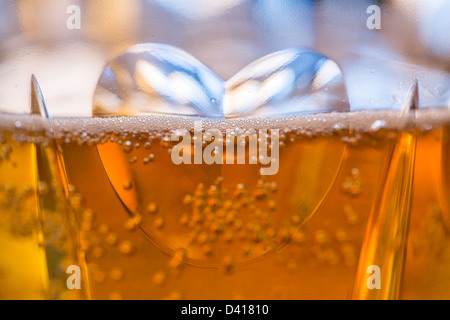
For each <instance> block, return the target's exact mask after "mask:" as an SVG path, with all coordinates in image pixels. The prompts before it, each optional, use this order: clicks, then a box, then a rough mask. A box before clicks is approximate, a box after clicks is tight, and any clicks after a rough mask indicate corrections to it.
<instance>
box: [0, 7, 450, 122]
mask: <svg viewBox="0 0 450 320" xmlns="http://www.w3.org/2000/svg"><path fill="white" fill-rule="evenodd" d="M373 5H375V6H378V8H380V14H379V15H378V17H377V16H376V10H375V11H374V7H373ZM371 6H372V7H371ZM375 9H376V8H375ZM449 17H450V1H444V0H427V1H425V0H390V1H387V0H386V1H381V0H379V1H369V0H321V1H319V0H317V1H313V0H86V1H82V0H33V1H30V0H16V1H13V0H0V112H8V113H27V112H28V111H29V90H30V88H29V87H30V76H31V74H35V75H36V77H37V79H38V81H39V83H40V85H41V88H42V90H43V93H44V96H45V99H46V102H47V106H48V109H49V112H50V114H51V115H52V116H75V115H76V116H89V115H90V114H91V108H92V97H93V93H94V90H95V86H96V83H97V80H98V78H99V76H100V74H101V72H102V69H103V67H104V65H105V64H106V62H107V61H108V60H109V59H111V58H112V57H114V56H115V55H117V54H118V53H120V52H121V51H123V50H124V49H126V48H127V47H128V46H130V45H133V44H136V43H141V42H161V43H168V44H172V45H175V46H177V47H180V48H181V49H183V50H185V51H187V52H189V53H190V54H192V55H193V56H194V57H196V58H197V59H198V60H200V61H202V62H203V63H204V64H205V65H206V66H208V67H209V68H210V69H212V70H213V71H214V72H216V73H217V74H218V75H219V76H221V77H222V78H223V79H224V80H227V79H228V78H230V77H231V76H232V75H233V74H235V73H236V72H237V71H239V70H240V69H241V68H243V67H244V66H246V65H247V64H249V63H250V62H252V61H253V60H255V59H257V58H260V57H262V56H264V55H266V54H269V53H272V52H274V51H278V50H281V49H286V48H289V47H304V48H307V49H312V50H315V51H318V52H320V53H322V54H324V55H326V56H328V57H329V58H331V59H333V60H335V61H336V62H337V63H338V64H339V65H340V66H341V68H342V70H343V72H344V76H345V79H346V84H347V90H348V95H349V99H350V104H351V108H352V109H353V110H359V109H383V108H390V109H399V108H401V106H402V103H403V101H404V98H405V95H406V94H407V91H408V89H409V88H410V86H411V85H412V83H413V81H414V79H416V78H417V79H418V80H419V83H420V99H421V103H420V107H424V108H425V107H441V108H448V107H449V106H450V77H449V72H450V32H448V30H450V19H449ZM78 18H79V19H78ZM373 19H376V20H373ZM368 25H369V26H372V27H371V28H369V27H368ZM374 26H375V27H376V28H374Z"/></svg>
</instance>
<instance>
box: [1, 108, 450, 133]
mask: <svg viewBox="0 0 450 320" xmlns="http://www.w3.org/2000/svg"><path fill="white" fill-rule="evenodd" d="M195 121H202V128H203V129H211V128H215V129H220V130H223V131H225V130H226V129H236V128H241V129H249V128H252V129H280V130H293V131H297V132H298V133H308V134H313V135H314V134H318V133H332V132H334V131H336V130H341V129H351V130H354V131H356V132H361V133H363V132H371V131H376V130H379V129H381V128H384V129H390V130H401V129H403V128H405V127H406V126H408V127H411V124H414V123H415V126H416V127H417V128H418V129H419V130H424V131H426V130H431V129H433V128H437V127H440V126H442V125H449V124H450V109H423V110H416V111H415V113H410V114H407V115H402V113H401V112H399V111H386V110H382V111H381V110H380V111H354V112H330V113H319V114H309V115H295V116H286V117H246V118H233V119H211V118H203V117H187V116H173V115H151V116H140V117H105V118H101V117H94V118H86V117H71V118H52V119H50V120H48V119H43V118H40V117H39V116H34V115H33V116H32V115H13V114H3V115H0V130H13V129H24V130H30V131H38V130H39V131H41V130H43V131H47V132H48V133H50V132H51V133H52V136H53V135H54V137H58V136H62V135H64V134H65V133H80V134H84V135H91V136H92V135H98V134H103V133H108V132H115V133H145V132H158V131H160V132H162V131H166V132H167V131H171V130H176V129H181V128H185V129H188V130H192V129H193V128H194V123H195Z"/></svg>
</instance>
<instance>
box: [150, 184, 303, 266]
mask: <svg viewBox="0 0 450 320" xmlns="http://www.w3.org/2000/svg"><path fill="white" fill-rule="evenodd" d="M223 181H224V178H223V177H221V176H219V177H217V179H216V180H215V181H214V183H213V184H211V185H209V186H208V185H205V184H203V183H198V184H197V186H196V187H195V189H194V190H193V191H192V193H189V194H186V195H185V196H184V198H183V199H182V202H183V205H184V206H185V208H186V211H185V212H184V213H182V214H181V216H180V218H179V220H178V223H179V226H180V227H182V230H184V232H185V234H186V240H187V241H186V242H187V245H186V246H185V247H183V248H179V249H178V250H175V254H174V255H173V257H172V259H171V260H170V262H169V267H170V268H171V269H174V270H178V269H180V268H181V266H182V265H183V262H186V261H189V264H194V265H196V264H202V263H203V262H212V263H213V264H214V265H215V266H216V267H218V268H220V269H221V270H223V272H224V273H225V274H231V273H233V270H234V269H235V266H236V264H240V263H244V262H246V261H251V260H253V259H256V258H259V257H261V256H263V255H265V254H267V253H269V252H274V251H276V250H278V248H280V247H282V246H283V245H284V244H286V243H288V242H291V241H292V242H293V243H298V244H300V243H302V242H303V240H302V239H303V236H302V235H301V233H299V232H298V228H299V226H300V225H301V224H302V221H301V219H300V217H299V216H297V215H296V214H293V215H292V216H291V217H290V219H289V220H288V221H287V222H286V221H285V222H280V221H278V220H279V219H280V218H279V217H277V202H276V201H275V200H274V199H273V198H272V196H271V195H272V194H275V193H277V192H278V185H277V183H276V182H274V181H268V180H266V179H263V178H261V179H259V180H258V181H257V185H256V186H255V187H254V188H252V189H249V188H247V187H246V186H245V185H244V184H243V183H237V184H236V185H235V186H234V187H233V188H232V190H229V189H228V188H224V187H222V185H223ZM151 206H152V208H155V206H154V205H152V204H151ZM156 216H157V214H156ZM278 216H279V215H278ZM156 221H158V220H156V219H155V220H154V222H155V223H156ZM157 227H159V225H154V228H157Z"/></svg>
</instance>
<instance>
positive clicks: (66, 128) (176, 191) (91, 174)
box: [0, 0, 450, 300]
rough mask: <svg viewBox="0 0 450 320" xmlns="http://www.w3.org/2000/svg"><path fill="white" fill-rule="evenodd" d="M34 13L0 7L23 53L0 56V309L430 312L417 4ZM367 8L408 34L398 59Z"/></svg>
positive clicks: (435, 255)
mask: <svg viewBox="0 0 450 320" xmlns="http://www.w3.org/2000/svg"><path fill="white" fill-rule="evenodd" d="M191 2H192V3H191ZM200 2H201V1H200ZM344 2H345V1H344ZM36 3H38V4H22V3H17V4H8V5H7V6H6V5H5V8H4V10H5V12H6V11H7V10H16V11H17V14H19V16H20V21H21V22H20V23H21V25H22V26H23V31H22V33H23V34H22V35H21V36H20V39H21V41H24V43H25V44H28V45H30V46H31V49H29V52H28V53H27V52H25V53H24V54H23V55H20V57H19V58H14V57H11V56H10V55H8V54H5V55H4V57H2V56H1V55H0V67H1V68H0V80H1V82H0V83H2V84H3V83H5V84H7V85H6V86H7V87H8V88H9V89H11V86H14V85H15V84H14V83H13V84H10V81H11V80H13V79H14V78H7V77H6V75H8V74H9V73H8V72H9V71H8V70H9V69H8V66H11V65H13V66H16V67H17V68H18V70H22V69H23V71H20V72H19V73H20V74H21V75H23V78H25V77H26V78H27V80H26V82H25V83H22V82H20V84H19V85H17V86H19V87H20V88H21V89H20V90H19V91H20V93H21V94H20V95H19V94H17V95H13V94H10V93H8V94H6V97H13V98H14V99H13V98H11V99H10V100H7V99H6V98H4V99H5V101H7V102H8V103H10V102H9V101H13V100H14V101H15V99H16V98H17V99H19V101H20V99H22V100H25V104H26V108H25V107H22V109H21V110H20V112H18V111H17V110H15V109H14V108H10V107H9V104H8V105H7V103H6V102H5V101H3V100H1V99H0V108H1V109H0V110H2V113H1V114H0V221H1V223H0V237H3V240H2V241H1V243H2V249H1V250H0V258H1V259H0V298H1V299H16V298H19V299H171V300H173V299H189V300H199V299H201V300H203V299H213V300H216V299H217V300H223V299H225V300H228V299H239V300H241V299H251V300H272V299H281V300H298V299H448V298H449V297H450V287H449V286H448V281H446V279H448V267H449V266H450V249H449V246H448V245H447V244H448V243H449V241H450V238H449V230H450V229H449V228H450V218H449V217H450V111H449V109H448V102H447V101H448V94H450V88H447V87H446V84H447V83H449V82H448V81H449V80H448V79H449V78H448V75H447V72H446V70H445V68H444V67H443V65H445V62H446V60H445V57H444V56H445V54H444V53H443V52H445V50H446V48H443V47H442V46H441V47H435V46H434V45H433V41H434V38H433V37H432V36H431V35H430V33H427V32H428V30H429V28H438V27H439V26H435V25H434V24H432V23H431V22H430V21H433V19H432V18H430V17H429V15H425V16H424V17H422V16H420V12H422V11H421V10H422V9H423V8H421V7H420V5H418V4H417V5H415V7H414V8H415V10H416V11H414V12H416V14H417V15H415V16H414V17H410V16H408V15H407V14H405V13H404V12H405V11H407V10H406V8H405V7H404V6H405V4H404V3H403V2H402V1H390V2H386V3H384V2H383V4H382V5H380V6H378V5H369V4H358V5H357V4H354V3H353V2H349V3H347V2H345V3H347V5H348V7H349V8H350V9H348V8H347V9H348V10H349V11H346V10H347V9H345V10H344V9H343V7H342V4H340V5H337V4H336V3H333V2H332V1H322V2H320V3H317V4H316V3H311V2H310V1H298V2H292V1H280V3H282V4H283V5H281V4H277V5H275V4H271V3H270V4H269V2H268V1H261V2H258V3H252V2H250V1H234V2H226V3H225V2H224V1H219V0H217V1H210V2H208V4H205V3H204V2H202V4H203V6H199V7H201V9H200V8H199V9H197V8H196V6H198V1H188V2H181V1H171V2H167V3H164V2H162V1H156V0H155V1H130V2H129V3H128V2H127V4H125V2H124V1H120V0H116V1H110V2H108V4H106V3H104V2H98V3H97V2H95V1H94V2H92V3H91V4H89V5H83V6H73V5H70V4H64V5H63V4H60V3H59V4H58V5H57V4H56V1H37V2H36ZM43 3H46V4H47V5H48V6H49V7H51V8H52V10H51V12H53V20H51V21H53V22H47V25H37V26H36V25H34V24H33V23H32V21H33V19H32V18H33V15H32V14H31V13H30V12H31V11H32V9H33V6H34V5H43ZM186 3H189V5H187V4H186ZM193 4H194V5H193ZM195 4H196V5H195ZM0 8H1V7H0ZM378 10H386V11H387V12H389V13H390V16H391V17H401V18H402V19H404V21H405V23H406V22H407V23H411V24H414V25H417V28H422V29H420V30H422V31H423V32H422V33H421V34H423V37H424V39H425V40H426V41H425V40H424V41H422V42H420V43H419V42H418V44H417V45H415V46H414V48H417V50H416V51H415V53H416V56H415V55H412V56H410V55H409V52H408V49H405V48H410V47H411V46H412V44H411V43H410V42H409V38H408V37H407V36H404V37H402V36H401V32H400V31H398V30H394V31H393V29H394V28H393V25H395V23H394V22H393V20H395V19H390V20H389V19H386V22H384V20H381V22H380V21H379V20H377V19H378V18H379V17H378V15H377V12H378ZM440 10H442V11H445V10H447V9H446V8H445V5H443V7H442V8H440ZM336 12H337V13H336ZM339 12H342V14H339ZM408 12H409V11H408ZM433 12H434V13H433V14H437V15H438V14H439V11H433ZM30 15H31V16H30ZM241 15H242V16H241ZM80 17H83V19H81V20H77V19H78V18H80ZM149 17H153V18H154V19H149ZM230 17H232V18H230ZM249 17H251V18H249ZM436 19H437V20H439V17H437V18H435V20H436ZM344 20H345V21H346V22H345V23H344V22H342V21H344ZM110 21H114V22H115V23H114V24H110ZM361 21H362V22H361ZM439 21H441V20H439ZM165 22H166V23H167V25H165V26H164V27H163V25H164V23H165ZM341 22H342V25H341V24H340V23H341ZM61 23H62V25H63V27H61V28H62V29H61V30H60V29H58V28H56V27H55V26H59V25H60V24H61ZM429 24H431V27H430V26H429ZM109 26H111V27H109ZM299 27H301V28H302V30H303V31H302V32H296V30H298V28H299ZM427 28H428V29H427ZM11 29H13V28H12V27H11ZM50 30H54V31H52V32H50ZM149 30H151V31H149ZM242 30H244V31H245V32H242ZM349 30H353V31H352V32H353V33H351V34H352V35H353V36H354V37H353V38H352V37H350V38H348V39H347V37H346V36H345V35H346V34H347V33H348V32H349ZM433 30H434V29H433ZM47 31H48V34H46V32H47ZM152 32H153V33H152ZM180 33H181V34H182V35H183V36H182V37H180ZM11 34H13V31H9V33H6V36H5V37H6V38H8V39H9V38H11V37H12V36H11ZM263 35H264V36H265V37H263ZM0 36H1V33H0ZM363 38H367V39H365V40H364V39H363ZM400 38H401V39H402V41H397V42H396V39H400ZM392 39H394V41H392ZM390 41H391V42H390ZM400 42H401V45H400V44H399V43H400ZM336 43H338V45H336ZM48 44H50V45H49V46H50V48H51V50H50V49H49V50H50V52H51V53H49V54H44V53H43V52H42V50H41V49H42V47H43V46H47V45H48ZM61 44H62V45H61ZM53 45H54V47H52V46H53ZM69 47H70V48H71V50H75V52H76V54H74V53H73V52H72V51H71V50H68V49H67V48H69ZM17 48H22V49H23V48H27V47H26V45H24V44H19V45H18V44H16V43H14V42H12V41H11V43H8V44H7V45H5V52H7V53H9V52H14V50H18V49H17ZM367 48H369V49H371V50H366V49H367ZM436 48H437V49H436ZM0 49H1V48H0ZM432 49H433V50H432ZM27 50H28V49H27ZM439 50H440V51H439ZM368 51H370V52H368ZM1 52H2V51H0V53H1ZM188 52H189V53H188ZM224 52H226V54H224ZM394 52H395V54H394ZM378 54H382V55H383V57H382V58H380V57H378V56H377V55H378ZM194 56H195V57H194ZM398 56H401V58H398ZM441 57H444V58H441ZM84 60H85V61H84ZM67 61H69V63H67ZM30 62H32V63H30ZM50 62H51V64H54V65H56V66H58V67H59V68H58V70H56V69H57V68H53V69H52V68H49V66H50ZM71 62H73V63H74V64H79V66H75V67H72V66H70V63H71ZM36 65H37V66H39V65H43V66H45V68H42V69H39V68H36V67H32V66H36ZM3 66H5V67H3ZM21 68H22V69H21ZM64 68H68V69H69V70H70V72H69V71H68V72H66V73H62V74H63V75H62V77H63V78H64V81H59V80H58V79H57V77H58V75H59V72H62V71H61V69H64ZM30 69H33V70H30ZM43 69H45V71H44V70H43ZM30 71H32V72H30ZM31 73H35V74H36V77H35V76H32V77H31V79H32V80H31V86H30V82H29V77H30V76H31ZM17 79H19V78H17ZM20 79H22V78H20ZM41 79H42V80H41ZM225 79H227V80H225ZM38 80H39V82H40V83H38ZM8 81H9V82H8ZM14 81H16V80H13V82H14ZM60 82H61V83H62V84H60ZM23 88H26V89H23ZM28 88H31V91H27V90H28ZM41 89H42V90H41ZM5 92H6V91H5ZM8 92H9V91H8ZM60 92H62V93H60ZM27 93H29V94H27ZM23 95H25V96H26V98H25V99H24V98H23V97H22V96H23ZM30 96H31V99H30ZM11 103H12V104H11V105H12V106H15V105H17V104H15V102H11ZM78 106H80V107H79V108H78ZM8 108H9V109H8Z"/></svg>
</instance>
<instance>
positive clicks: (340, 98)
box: [223, 49, 349, 117]
mask: <svg viewBox="0 0 450 320" xmlns="http://www.w3.org/2000/svg"><path fill="white" fill-rule="evenodd" d="M225 90H226V91H225V92H226V93H225V97H224V105H223V110H224V114H225V115H226V116H228V117H232V116H239V115H244V114H252V115H254V114H257V115H279V114H301V113H314V112H326V111H343V110H349V101H348V97H347V91H346V88H345V83H344V77H343V75H342V71H341V69H340V68H339V67H338V65H337V64H336V63H335V62H334V61H332V60H330V59H328V58H327V57H325V56H323V55H321V54H319V53H317V52H313V51H307V50H302V49H286V50H282V51H278V52H275V53H272V54H269V55H267V56H265V57H262V58H260V59H258V60H256V61H254V62H253V63H251V64H249V65H248V66H247V67H245V68H244V69H242V70H241V71H240V72H238V73H237V74H236V75H235V76H233V77H232V78H231V79H230V80H228V81H227V82H226V85H225Z"/></svg>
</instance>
